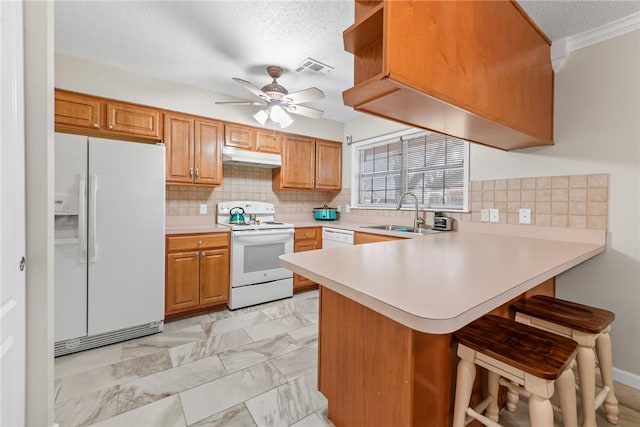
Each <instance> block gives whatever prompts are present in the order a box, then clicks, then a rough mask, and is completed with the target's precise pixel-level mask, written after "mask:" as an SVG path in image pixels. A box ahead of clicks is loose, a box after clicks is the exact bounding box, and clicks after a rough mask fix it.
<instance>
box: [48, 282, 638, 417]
mask: <svg viewBox="0 0 640 427" xmlns="http://www.w3.org/2000/svg"><path fill="white" fill-rule="evenodd" d="M317 323H318V292H317V291H310V292H304V293H300V294H297V295H295V296H294V297H293V298H288V299H286V300H282V301H276V302H271V303H266V304H262V305H259V306H254V307H248V308H245V309H240V310H236V311H233V312H232V311H229V310H221V311H217V312H211V313H207V314H203V315H200V316H195V317H191V318H187V319H183V320H178V321H174V322H169V323H167V324H166V325H165V328H164V331H163V332H162V333H160V334H156V335H152V336H148V337H143V338H138V339H135V340H131V341H127V342H124V343H119V344H114V345H110V346H107V347H102V348H99V349H94V350H88V351H84V352H81V353H76V354H72V355H68V356H63V357H59V358H57V359H56V360H55V378H56V380H55V393H56V396H55V421H56V422H57V423H59V425H60V426H61V427H66V426H80V425H104V426H127V427H131V426H163V427H164V426H187V425H188V426H233V427H236V426H238V427H242V426H274V427H279V426H296V427H303V426H305V427H315V426H318V427H323V426H333V424H332V423H331V421H329V420H328V419H327V401H326V399H325V398H324V396H322V394H320V393H319V392H318V391H317V386H316V377H317V350H318V344H317V335H318V325H317ZM629 390H631V391H629V392H628V393H627V396H632V397H631V398H629V399H627V400H628V402H627V401H625V400H624V399H623V398H621V399H620V400H621V420H620V424H619V426H621V427H630V426H638V425H640V408H639V406H640V403H639V402H638V400H640V399H638V396H637V394H638V393H637V390H634V389H629ZM603 420H604V418H602V417H601V418H599V420H598V425H608V424H607V423H606V421H603ZM501 422H502V423H503V424H504V425H505V427H516V426H527V425H529V424H528V418H527V409H526V403H525V402H522V401H521V402H520V403H519V406H518V410H517V411H516V412H515V413H514V414H511V413H507V412H503V415H501ZM601 423H602V424H601Z"/></svg>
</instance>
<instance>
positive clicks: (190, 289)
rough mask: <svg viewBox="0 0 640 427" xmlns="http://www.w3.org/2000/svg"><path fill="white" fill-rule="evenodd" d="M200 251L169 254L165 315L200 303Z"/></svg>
mask: <svg viewBox="0 0 640 427" xmlns="http://www.w3.org/2000/svg"><path fill="white" fill-rule="evenodd" d="M199 255H200V252H182V253H173V254H168V255H167V281H166V289H165V315H167V314H171V313H175V312H180V311H182V310H188V309H190V308H193V307H196V306H197V305H198V293H199V289H198V283H199V264H200V256H199Z"/></svg>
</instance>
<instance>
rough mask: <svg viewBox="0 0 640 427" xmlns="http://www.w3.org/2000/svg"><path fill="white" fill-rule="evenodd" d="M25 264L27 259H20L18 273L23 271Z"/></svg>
mask: <svg viewBox="0 0 640 427" xmlns="http://www.w3.org/2000/svg"><path fill="white" fill-rule="evenodd" d="M26 264H27V259H26V258H25V257H22V258H20V271H24V267H25V265H26Z"/></svg>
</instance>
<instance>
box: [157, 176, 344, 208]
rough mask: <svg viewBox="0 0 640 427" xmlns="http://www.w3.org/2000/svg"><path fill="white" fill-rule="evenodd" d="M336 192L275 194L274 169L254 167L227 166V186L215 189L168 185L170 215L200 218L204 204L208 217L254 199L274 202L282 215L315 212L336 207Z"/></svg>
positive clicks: (291, 191) (167, 198)
mask: <svg viewBox="0 0 640 427" xmlns="http://www.w3.org/2000/svg"><path fill="white" fill-rule="evenodd" d="M335 198H336V193H329V192H324V191H322V192H317V191H302V190H290V191H277V192H275V191H273V189H272V186H271V169H266V168H256V167H251V166H236V165H224V166H223V185H222V186H220V187H216V188H215V189H214V188H199V187H189V186H177V185H170V186H167V193H166V202H167V203H166V214H167V216H185V215H198V214H199V213H200V205H201V204H203V203H204V204H206V205H207V215H215V208H216V204H217V203H218V202H227V201H232V200H252V201H262V202H270V203H273V204H274V205H275V208H276V212H277V213H279V214H302V213H309V218H310V219H311V218H312V217H311V213H312V212H313V208H317V207H319V206H323V205H324V204H325V203H326V204H327V205H332V203H333V200H334V199H335Z"/></svg>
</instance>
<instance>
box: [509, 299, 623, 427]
mask: <svg viewBox="0 0 640 427" xmlns="http://www.w3.org/2000/svg"><path fill="white" fill-rule="evenodd" d="M513 307H514V308H515V310H516V321H517V322H521V323H524V324H527V325H531V326H534V327H536V328H540V329H543V330H546V331H550V332H553V333H555V334H558V335H561V336H563V337H567V338H571V339H573V340H574V341H576V342H577V343H578V346H579V347H578V354H577V357H576V361H577V363H578V381H579V384H580V394H581V397H582V405H583V414H584V419H583V426H584V427H596V409H597V408H599V407H600V406H604V410H605V413H606V416H607V420H608V421H609V422H610V423H612V424H617V423H618V413H619V407H618V400H617V399H616V396H615V392H614V389H613V376H612V367H611V337H610V336H609V329H610V328H611V324H612V323H613V321H614V319H615V314H614V313H612V312H610V311H607V310H603V309H600V308H596V307H590V306H588V305H583V304H578V303H575V302H571V301H566V300H561V299H558V298H553V297H549V296H543V295H536V296H533V297H531V298H529V299H527V300H524V301H521V302H518V303H516V304H514V306H513ZM594 351H595V353H596V354H597V356H598V362H599V367H600V375H601V376H602V384H603V388H602V390H600V392H599V393H598V394H596V385H595V367H596V360H595V356H594Z"/></svg>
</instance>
